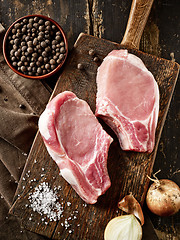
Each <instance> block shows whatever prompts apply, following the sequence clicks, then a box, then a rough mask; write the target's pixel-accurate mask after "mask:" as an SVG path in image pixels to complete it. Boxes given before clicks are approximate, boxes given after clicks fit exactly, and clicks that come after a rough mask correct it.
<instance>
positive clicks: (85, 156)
mask: <svg viewBox="0 0 180 240" xmlns="http://www.w3.org/2000/svg"><path fill="white" fill-rule="evenodd" d="M39 130H40V133H41V135H42V137H43V140H44V143H45V145H46V147H47V150H48V152H49V154H50V155H51V157H52V158H53V159H54V161H55V162H56V163H57V165H58V167H59V168H60V172H61V175H62V176H63V177H64V178H65V180H66V181H67V182H68V183H69V184H71V185H72V187H73V188H74V189H75V191H76V192H77V193H78V194H79V196H80V197H81V198H82V199H83V200H84V201H85V202H87V203H90V204H93V203H95V202H96V201H97V198H98V196H100V195H102V194H103V193H104V192H105V191H106V190H107V189H108V188H109V187H110V185H111V182H110V179H109V176H108V172H107V156H108V149H109V146H110V144H111V142H112V138H111V137H110V136H109V135H108V134H107V133H106V132H105V131H104V130H103V129H102V127H101V125H100V123H99V122H98V120H97V119H96V117H95V115H94V114H93V113H92V111H91V109H90V107H89V105H88V104H87V103H86V102H85V101H83V100H81V99H79V98H77V97H76V95H75V94H74V93H72V92H68V91H65V92H63V93H60V94H58V95H57V96H56V97H55V98H54V99H52V101H51V102H49V103H48V105H47V107H46V109H45V111H44V112H43V113H42V115H41V116H40V119H39Z"/></svg>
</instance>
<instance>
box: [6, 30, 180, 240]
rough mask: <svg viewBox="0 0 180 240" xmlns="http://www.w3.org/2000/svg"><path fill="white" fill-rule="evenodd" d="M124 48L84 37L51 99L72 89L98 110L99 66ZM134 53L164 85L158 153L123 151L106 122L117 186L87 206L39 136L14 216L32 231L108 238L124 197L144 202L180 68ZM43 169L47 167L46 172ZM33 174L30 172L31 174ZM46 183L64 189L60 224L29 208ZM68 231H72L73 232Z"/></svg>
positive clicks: (110, 166)
mask: <svg viewBox="0 0 180 240" xmlns="http://www.w3.org/2000/svg"><path fill="white" fill-rule="evenodd" d="M120 48H122V46H121V45H119V44H117V43H113V42H110V41H107V40H103V39H99V38H95V37H92V36H89V35H85V34H81V35H80V37H79V39H78V41H77V42H76V44H75V47H74V49H73V50H72V52H71V54H70V56H69V58H68V61H67V62H66V66H65V69H64V72H63V73H62V75H61V77H60V79H59V81H58V82H57V85H56V87H55V90H54V92H53V95H52V97H54V96H55V95H57V94H58V93H59V92H62V91H64V90H70V91H73V92H74V93H75V94H76V95H77V96H78V97H79V98H82V99H84V100H86V101H87V102H88V104H89V105H90V107H91V109H92V110H93V111H94V110H95V99H96V83H95V77H96V70H97V67H98V66H99V65H100V63H101V61H102V59H103V58H104V57H105V56H106V55H107V54H108V53H109V52H110V51H111V50H113V49H120ZM90 49H95V51H96V55H97V56H98V57H99V59H100V61H99V62H94V61H93V59H92V57H91V56H89V54H88V52H89V50H90ZM129 52H131V53H133V54H135V55H137V56H138V57H140V58H141V59H142V60H143V62H144V63H145V65H146V67H147V68H148V69H149V70H150V71H151V72H152V73H153V75H154V77H155V79H156V81H157V82H158V85H159V90H160V112H159V121H158V126H157V131H156V145H155V149H154V151H153V152H152V153H151V154H148V153H135V152H125V151H122V150H121V148H120V146H119V143H118V140H117V138H116V136H115V134H114V133H113V132H112V131H111V130H110V129H109V128H108V127H107V126H106V125H105V124H104V123H103V122H102V121H101V123H102V125H103V127H104V128H105V129H106V130H107V132H108V133H109V134H111V135H112V137H113V138H114V139H115V140H114V142H113V143H112V144H111V147H110V150H109V156H108V172H109V175H110V179H111V182H112V186H111V187H110V189H109V190H108V191H107V192H106V193H105V194H104V195H103V196H101V197H100V198H99V199H98V202H97V203H96V204H95V205H87V206H85V205H84V203H83V201H82V200H81V199H80V198H79V196H78V195H77V194H76V193H75V191H74V190H73V189H72V188H71V186H70V185H69V184H67V182H66V181H64V179H62V177H60V176H59V174H58V172H59V170H58V168H57V166H56V164H55V163H54V161H53V160H52V159H51V158H50V156H49V155H48V153H47V151H46V148H45V145H44V143H43V141H42V138H41V136H40V134H39V133H38V134H37V137H36V139H35V141H34V144H33V147H32V149H31V152H30V155H29V157H28V161H27V164H26V167H25V170H24V173H23V176H22V178H21V181H20V184H19V189H18V194H19V197H18V198H17V200H16V201H15V203H14V205H13V207H12V208H11V213H13V214H14V215H16V216H18V217H19V218H20V219H21V220H22V222H23V225H24V226H25V228H27V229H28V230H31V231H34V232H37V233H39V234H43V235H45V236H47V237H51V238H52V239H71V240H75V239H79V240H85V239H87V240H95V239H98V238H99V239H103V233H104V229H105V226H106V224H107V223H108V221H109V220H110V219H111V218H113V217H115V216H117V215H119V214H121V213H120V212H119V211H118V209H117V203H118V200H119V199H121V198H122V197H124V196H125V195H126V194H128V193H130V192H132V193H133V195H134V196H135V197H136V198H137V200H138V201H139V202H141V204H143V202H144V198H145V193H146V191H147V188H148V183H149V180H148V178H147V175H151V172H152V167H153V163H154V159H155V155H156V152H157V148H158V142H159V139H160V135H161V131H162V128H163V125H164V121H165V118H166V114H167V110H168V107H169V104H170V100H171V97H172V94H173V90H174V87H175V83H176V78H177V74H178V70H179V65H178V64H177V63H173V62H171V61H167V60H164V59H160V58H157V57H154V56H151V55H148V54H144V53H142V52H140V51H138V50H132V49H129ZM78 63H82V64H83V66H84V70H79V69H77V64H78ZM42 169H45V171H43V170H42ZM28 171H30V174H29V175H28ZM42 174H43V175H42ZM41 175H42V176H43V177H41ZM27 176H29V177H27ZM23 179H25V180H23ZM32 179H36V181H31V180H32ZM43 181H45V182H48V183H49V185H50V186H51V188H54V186H59V185H60V186H61V187H62V189H61V190H60V191H59V192H58V195H59V198H60V199H61V198H62V199H63V200H62V202H63V205H64V209H65V210H64V213H63V217H62V218H61V220H60V221H58V222H50V221H48V220H47V221H48V224H47V225H45V223H44V222H43V221H42V217H41V216H40V215H39V214H37V213H36V212H33V210H32V208H30V207H26V204H27V206H29V200H28V197H29V195H30V194H32V192H33V190H34V188H35V186H37V185H39V184H40V183H41V182H43ZM67 202H71V206H70V207H68V206H67ZM74 215H75V216H76V219H75V220H73V219H71V220H69V222H70V227H69V228H68V229H65V228H64V226H62V225H61V224H62V223H64V221H65V219H68V218H69V217H71V216H74ZM29 218H32V220H31V221H28V219H29ZM69 230H70V231H72V233H69ZM59 236H60V237H59Z"/></svg>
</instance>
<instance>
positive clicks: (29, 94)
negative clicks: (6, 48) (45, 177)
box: [0, 24, 50, 240]
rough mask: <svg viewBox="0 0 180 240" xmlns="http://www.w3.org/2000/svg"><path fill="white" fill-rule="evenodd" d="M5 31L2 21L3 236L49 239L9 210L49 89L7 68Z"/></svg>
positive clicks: (0, 176) (0, 235) (0, 137)
mask: <svg viewBox="0 0 180 240" xmlns="http://www.w3.org/2000/svg"><path fill="white" fill-rule="evenodd" d="M4 32H5V30H4V28H3V27H2V25H1V24H0V239H6V240H15V239H19V240H21V239H22V240H29V239H34V240H36V239H46V238H45V237H42V236H39V235H37V234H34V233H31V232H28V231H26V230H23V229H21V226H20V222H19V220H18V219H17V218H15V217H14V216H10V215H9V214H8V211H9V208H10V207H11V204H12V201H13V197H14V193H15V191H16V188H17V184H18V181H19V179H20V176H21V173H22V170H23V167H24V165H25V161H26V158H27V154H28V152H29V150H30V147H31V145H32V142H33V139H34V137H35V134H36V132H37V122H38V117H39V115H40V114H41V113H42V111H43V110H44V108H45V106H46V104H47V102H48V99H49V97H50V91H49V90H48V89H47V87H46V86H45V84H43V82H41V81H39V80H30V79H25V78H23V77H21V76H19V75H17V74H15V73H14V72H13V71H12V70H11V69H10V68H9V67H8V65H7V64H6V63H5V61H4V58H3V55H2V40H3V36H4Z"/></svg>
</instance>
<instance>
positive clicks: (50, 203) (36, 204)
mask: <svg viewBox="0 0 180 240" xmlns="http://www.w3.org/2000/svg"><path fill="white" fill-rule="evenodd" d="M28 199H29V202H30V207H31V208H32V209H33V211H34V212H38V213H39V214H40V215H43V214H44V215H46V216H47V217H48V218H49V219H50V221H57V220H60V218H61V215H62V213H63V211H64V210H63V206H62V205H61V204H60V203H59V202H58V196H57V192H56V191H53V190H52V189H51V188H50V187H49V185H48V183H47V182H42V183H41V184H40V185H39V186H37V187H36V188H35V191H34V192H33V193H32V194H31V195H30V196H29V198H28Z"/></svg>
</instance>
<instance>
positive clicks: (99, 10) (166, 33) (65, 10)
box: [0, 0, 180, 240]
mask: <svg viewBox="0 0 180 240" xmlns="http://www.w3.org/2000/svg"><path fill="white" fill-rule="evenodd" d="M130 6H131V1H130V0H106V1H105V0H46V1H44V0H34V1H32V0H16V1H14V0H4V1H1V2H0V22H1V23H2V24H3V26H4V27H5V28H6V29H7V28H8V27H9V25H10V24H11V23H13V21H14V20H16V19H17V18H19V17H21V16H24V15H28V14H43V15H47V16H50V17H51V18H53V19H54V20H56V21H57V22H58V23H59V24H60V25H61V26H62V27H63V29H64V31H65V33H66V35H67V38H68V43H69V49H71V48H72V46H73V44H74V42H75V40H76V38H77V36H78V35H79V33H80V32H85V33H88V34H91V35H94V36H98V37H100V38H105V39H109V40H111V41H115V42H119V43H120V42H121V40H122V37H123V34H124V32H125V28H126V24H127V20H128V15H129V11H130ZM179 12H180V2H179V0H155V1H154V4H153V7H152V11H151V14H150V17H149V19H148V22H147V25H146V27H145V30H144V33H143V36H142V39H141V43H140V50H142V51H144V52H147V53H150V54H153V55H156V56H160V57H163V58H166V59H172V61H174V59H175V61H176V62H178V63H180V52H179V51H180V14H179ZM57 78H58V76H56V78H55V79H48V80H47V83H48V84H49V85H50V87H52V88H53V87H54V84H55V82H56V80H57ZM179 90H180V84H179V81H178V82H177V85H176V88H175V92H174V95H173V98H172V102H171V105H170V108H169V112H168V115H167V119H166V122H165V125H164V129H163V132H162V136H161V140H160V143H159V148H158V153H157V157H156V161H155V165H154V170H153V172H154V173H155V172H156V171H158V170H159V169H161V172H160V173H159V174H158V177H159V178H169V179H172V180H173V181H175V182H176V183H177V184H178V185H180V177H179V173H178V170H179V169H180V164H179V162H178V149H179V143H180V137H179V135H180V134H179V131H178V130H179V123H180V112H179V109H180V105H179V102H180V99H179V94H178V91H179ZM145 211H147V213H148V214H149V216H150V218H151V220H152V222H153V225H154V227H155V229H156V232H157V234H158V237H159V239H163V240H165V239H173V240H176V239H179V238H178V236H179V237H180V217H179V216H180V215H179V214H176V215H175V216H172V217H167V218H160V217H157V216H155V215H153V214H151V213H150V212H149V211H148V210H147V209H146V206H145Z"/></svg>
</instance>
